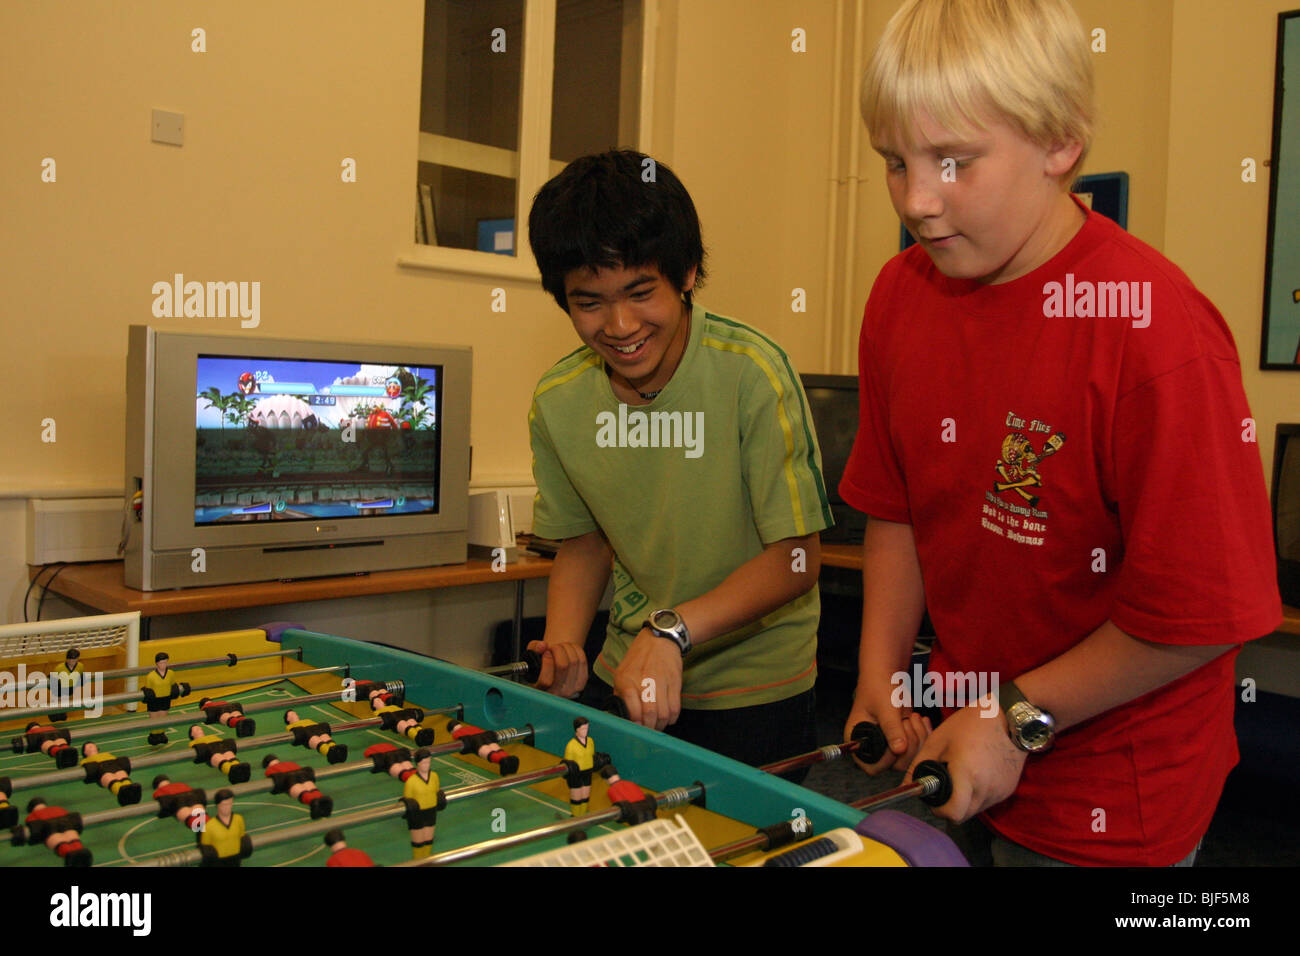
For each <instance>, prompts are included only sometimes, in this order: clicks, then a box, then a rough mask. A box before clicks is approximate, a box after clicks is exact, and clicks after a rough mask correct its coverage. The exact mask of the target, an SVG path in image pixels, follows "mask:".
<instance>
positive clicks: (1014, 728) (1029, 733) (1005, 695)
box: [998, 681, 1056, 754]
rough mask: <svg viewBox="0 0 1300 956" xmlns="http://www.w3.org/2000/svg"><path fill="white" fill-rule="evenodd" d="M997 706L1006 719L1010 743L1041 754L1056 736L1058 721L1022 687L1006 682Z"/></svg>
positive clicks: (1000, 688)
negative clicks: (1027, 694) (1023, 691)
mask: <svg viewBox="0 0 1300 956" xmlns="http://www.w3.org/2000/svg"><path fill="white" fill-rule="evenodd" d="M998 705H999V706H1000V707H1001V708H1002V713H1003V714H1005V715H1006V718H1007V733H1008V734H1010V735H1011V742H1012V743H1013V744H1015V745H1016V746H1017V747H1019V748H1020V749H1021V750H1023V751H1025V752H1026V753H1031V754H1039V753H1043V752H1044V751H1046V750H1047V749H1048V748H1050V747H1051V746H1052V742H1053V741H1054V740H1055V739H1056V721H1055V720H1054V719H1053V718H1052V715H1051V714H1049V713H1048V712H1047V711H1045V710H1043V709H1042V708H1039V707H1035V706H1034V705H1033V704H1031V703H1030V702H1029V701H1028V700H1026V699H1025V695H1024V694H1022V693H1021V692H1020V688H1019V687H1017V686H1016V685H1015V683H1014V682H1012V681H1007V682H1006V683H1005V684H1003V685H1001V687H999V688H998Z"/></svg>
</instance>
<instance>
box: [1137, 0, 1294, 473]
mask: <svg viewBox="0 0 1300 956" xmlns="http://www.w3.org/2000/svg"><path fill="white" fill-rule="evenodd" d="M1295 8H1296V3H1295V2H1294V0H1233V2H1224V0H1218V2H1215V0H1179V2H1178V3H1176V4H1175V5H1174V24H1173V27H1174V29H1173V40H1174V42H1173V50H1174V56H1173V67H1172V82H1171V84H1170V86H1171V89H1172V90H1173V97H1172V101H1171V103H1170V114H1169V196H1168V204H1167V207H1168V221H1167V227H1166V232H1165V236H1166V242H1165V246H1164V249H1163V251H1164V253H1165V255H1167V256H1169V258H1171V259H1173V260H1174V262H1176V263H1178V265H1180V266H1181V267H1182V269H1183V271H1184V272H1186V273H1187V274H1188V275H1189V276H1191V278H1192V281H1193V282H1195V283H1196V284H1197V285H1198V286H1199V287H1200V288H1201V290H1202V291H1203V292H1204V293H1205V294H1206V295H1208V296H1209V297H1210V299H1212V300H1213V301H1214V304H1215V305H1217V306H1218V307H1219V311H1221V312H1222V313H1223V317H1224V319H1226V320H1227V322H1228V325H1229V326H1230V327H1231V328H1232V334H1233V336H1234V337H1235V338H1236V340H1237V351H1238V352H1239V353H1240V355H1241V371H1242V377H1243V379H1244V381H1245V384H1246V396H1247V398H1249V400H1250V407H1251V411H1252V413H1253V414H1254V416H1255V420H1256V423H1257V430H1258V434H1259V450H1260V455H1261V457H1262V460H1263V463H1264V466H1265V468H1264V470H1265V473H1266V475H1267V477H1268V479H1269V481H1270V483H1271V481H1272V475H1271V474H1268V473H1269V471H1270V469H1271V468H1272V463H1273V434H1274V429H1275V428H1276V426H1277V423H1278V422H1282V421H1285V422H1300V373H1297V372H1280V371H1268V372H1266V371H1261V369H1260V367H1259V347H1260V338H1261V335H1262V321H1263V320H1262V315H1263V309H1264V254H1265V249H1266V241H1267V231H1268V192H1269V178H1268V174H1269V171H1268V170H1267V169H1265V168H1264V162H1265V161H1266V160H1267V159H1268V158H1269V155H1270V152H1271V149H1272V142H1273V78H1274V70H1275V68H1276V52H1275V51H1276V38H1277V15H1278V14H1279V13H1281V12H1283V11H1286V10H1294V9H1295ZM1292 95H1296V91H1293V92H1292ZM1247 157H1252V158H1254V159H1255V161H1256V163H1257V165H1258V180H1259V181H1258V182H1255V183H1243V182H1242V181H1241V161H1242V160H1243V159H1245V158H1247ZM1294 213H1295V211H1294V210H1292V214H1293V215H1294Z"/></svg>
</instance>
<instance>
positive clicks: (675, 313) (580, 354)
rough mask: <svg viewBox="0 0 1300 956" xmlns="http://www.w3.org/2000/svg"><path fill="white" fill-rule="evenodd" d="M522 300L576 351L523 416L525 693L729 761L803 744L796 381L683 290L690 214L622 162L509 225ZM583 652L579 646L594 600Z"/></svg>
mask: <svg viewBox="0 0 1300 956" xmlns="http://www.w3.org/2000/svg"><path fill="white" fill-rule="evenodd" d="M529 235H530V241H531V243H532V248H533V255H534V256H535V258H536V260H537V263H538V267H539V269H540V270H541V273H542V285H543V287H544V288H545V289H546V290H547V291H548V292H550V293H551V295H552V296H553V297H554V299H555V301H556V303H557V304H558V305H559V306H560V308H562V309H564V310H565V312H567V313H568V315H569V317H570V319H571V320H572V322H573V326H574V329H575V330H576V331H577V333H578V337H579V338H580V339H581V340H582V343H583V347H582V348H581V349H579V350H578V351H576V352H573V353H572V354H570V355H568V356H567V357H565V358H563V359H561V360H560V361H559V362H558V363H556V364H555V365H554V366H553V367H552V368H551V370H550V371H548V372H547V373H546V374H545V375H544V376H543V377H542V379H541V382H540V383H539V384H538V386H537V390H536V392H535V394H534V398H533V405H532V409H531V411H530V413H529V426H530V431H531V438H532V448H533V474H534V477H535V479H536V481H537V488H538V492H537V501H536V505H535V508H534V525H535V528H534V530H535V531H536V532H537V533H538V534H540V535H543V536H545V537H550V538H557V539H561V540H563V544H562V545H561V547H560V550H559V553H558V554H557V555H556V559H555V567H554V570H553V571H552V574H551V577H550V583H549V588H548V592H547V610H548V613H547V621H546V632H545V635H544V639H543V640H542V641H540V642H534V644H533V645H530V646H531V647H532V648H533V649H535V650H539V651H541V652H542V654H543V662H542V673H541V679H540V682H539V685H540V686H543V687H549V688H550V689H551V690H552V692H554V693H557V694H561V695H564V696H572V695H573V694H576V693H578V692H579V691H582V690H583V689H584V686H585V687H586V690H587V697H588V699H594V698H598V697H599V696H600V695H601V694H602V693H605V694H607V693H608V691H609V687H610V686H612V687H613V689H614V691H615V692H617V694H618V695H619V697H621V698H622V700H623V702H624V703H625V704H626V706H627V709H628V711H629V715H630V717H631V719H632V720H634V721H638V722H640V723H643V724H645V725H646V726H649V727H655V728H658V729H660V730H662V729H665V728H669V729H670V732H672V733H674V734H676V735H677V736H680V737H683V738H685V739H687V740H690V741H692V742H694V743H697V744H700V745H702V746H705V747H708V748H710V749H713V750H717V751H720V752H722V753H725V754H728V755H730V756H733V757H737V758H738V759H741V760H744V761H747V762H749V763H754V764H758V763H763V762H766V761H769V760H772V759H776V758H777V757H781V756H789V755H790V754H792V753H796V752H799V751H801V750H811V749H812V748H813V747H814V746H815V738H814V734H813V699H812V686H813V682H814V679H815V677H816V664H815V653H816V634H817V622H818V617H819V609H820V603H819V600H818V592H817V589H816V583H817V575H818V571H819V569H820V555H821V552H820V547H819V543H818V538H817V533H818V532H819V531H821V530H822V529H823V528H826V527H828V526H829V525H830V523H831V518H830V510H829V505H828V503H827V498H826V491H825V488H824V486H823V482H822V477H821V459H820V453H819V451H818V448H817V441H816V438H815V437H814V436H813V432H812V426H811V424H810V419H809V414H808V409H807V403H806V401H805V399H804V395H803V389H802V388H801V386H800V383H799V378H798V376H797V375H796V374H795V371H794V369H793V368H792V367H791V365H790V362H789V359H788V358H787V357H786V355H785V353H784V352H783V351H782V350H781V349H780V348H779V347H778V346H777V345H776V344H775V343H773V342H772V341H771V340H770V339H769V338H767V337H766V336H764V335H763V334H761V333H759V332H757V331H755V330H754V329H752V328H749V327H748V326H744V325H741V324H740V323H738V322H734V321H732V320H731V319H725V318H722V317H720V316H717V315H713V314H711V313H709V312H707V311H705V310H704V309H703V308H702V307H700V306H699V305H698V304H696V303H694V302H693V301H692V297H691V293H692V291H693V290H694V289H695V287H696V285H697V284H698V283H699V282H700V281H702V279H703V278H704V246H703V241H702V239H701V235H700V224H699V218H698V216H697V214H696V211H695V206H694V203H692V201H691V198H690V195H689V194H688V193H687V192H686V189H685V187H683V186H682V184H681V182H680V181H679V180H678V179H677V177H676V176H675V175H674V174H673V172H672V170H670V169H669V168H668V167H667V166H665V165H663V164H662V163H656V162H655V161H654V160H652V159H651V158H650V157H648V156H643V155H641V154H640V153H635V152H631V151H616V152H609V153H604V154H601V155H597V156H586V157H583V158H581V159H578V160H575V161H574V162H573V163H571V164H570V165H569V166H568V167H566V168H565V169H564V171H563V172H561V173H560V174H559V175H558V176H556V177H555V178H554V179H552V180H551V181H550V182H548V183H547V184H546V185H545V186H543V187H542V189H541V190H540V191H539V192H538V194H537V197H536V199H535V200H534V202H533V208H532V212H531V215H530V216H529ZM611 565H612V568H613V576H614V599H613V604H612V607H611V609H610V624H609V629H608V632H607V636H606V641H605V645H604V649H603V651H602V652H601V654H600V655H599V656H598V657H597V659H596V661H595V662H594V674H595V679H594V680H593V681H591V683H590V684H588V671H587V661H586V657H585V655H584V653H583V641H584V637H585V635H586V632H587V629H588V627H589V626H590V624H591V620H592V618H593V616H594V615H595V612H596V607H597V605H598V603H599V601H600V599H601V596H602V594H603V593H604V590H605V586H606V584H607V583H608V581H609V578H610V573H611Z"/></svg>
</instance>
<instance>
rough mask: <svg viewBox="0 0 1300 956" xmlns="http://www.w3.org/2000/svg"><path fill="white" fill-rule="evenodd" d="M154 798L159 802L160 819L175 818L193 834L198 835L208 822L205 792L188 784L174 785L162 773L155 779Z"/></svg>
mask: <svg viewBox="0 0 1300 956" xmlns="http://www.w3.org/2000/svg"><path fill="white" fill-rule="evenodd" d="M153 798H154V799H155V800H157V801H158V815H159V816H160V817H161V816H172V817H175V818H176V820H177V821H178V822H179V823H180V824H181V826H183V827H185V829H187V830H189V831H190V832H191V833H198V832H199V831H200V830H202V829H203V827H204V826H205V824H206V822H207V817H208V813H207V810H205V809H204V803H205V802H206V801H205V799H204V794H203V791H202V790H195V789H194V788H193V787H191V786H190V785H189V784H188V783H172V782H171V779H170V778H169V777H168V776H167V775H166V774H165V773H160V774H158V776H156V777H154V778H153Z"/></svg>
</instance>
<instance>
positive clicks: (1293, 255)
mask: <svg viewBox="0 0 1300 956" xmlns="http://www.w3.org/2000/svg"><path fill="white" fill-rule="evenodd" d="M1288 87H1289V88H1290V95H1289V96H1288V95H1287V93H1288ZM1269 168H1270V169H1271V170H1272V173H1273V176H1272V182H1271V183H1270V185H1269V192H1268V252H1267V253H1266V255H1265V258H1264V334H1263V336H1262V337H1261V340H1260V356H1259V367H1260V368H1262V369H1285V370H1290V371H1297V370H1300V10H1292V11H1291V12H1290V13H1279V14H1278V17H1277V73H1276V78H1275V80H1274V84H1273V156H1272V164H1271V166H1270V167H1269Z"/></svg>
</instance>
